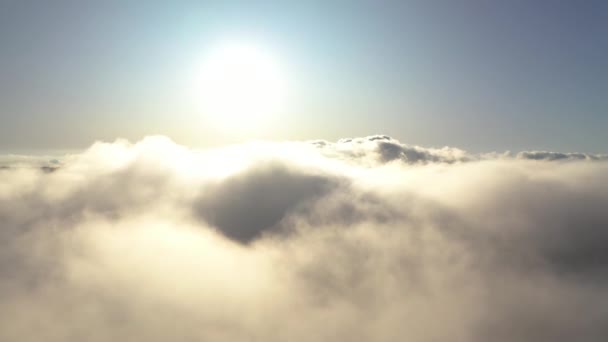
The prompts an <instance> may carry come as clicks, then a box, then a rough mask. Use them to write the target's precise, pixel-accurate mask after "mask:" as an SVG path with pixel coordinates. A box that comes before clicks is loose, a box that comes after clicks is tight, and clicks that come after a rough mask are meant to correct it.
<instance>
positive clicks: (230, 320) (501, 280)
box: [0, 136, 608, 341]
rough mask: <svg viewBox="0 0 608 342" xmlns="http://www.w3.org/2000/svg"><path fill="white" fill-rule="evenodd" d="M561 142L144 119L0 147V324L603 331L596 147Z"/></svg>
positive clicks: (93, 328) (602, 188) (90, 332)
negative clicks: (237, 130) (584, 151)
mask: <svg viewBox="0 0 608 342" xmlns="http://www.w3.org/2000/svg"><path fill="white" fill-rule="evenodd" d="M564 155H565V156H566V157H565V158H561V157H559V156H558V154H547V153H545V152H542V153H541V152H525V153H520V154H517V155H515V156H511V155H508V154H505V155H499V154H493V155H471V154H468V153H466V152H464V151H462V150H459V149H455V148H448V147H446V148H441V149H427V148H422V147H418V146H408V145H404V144H401V143H399V142H398V141H396V140H394V139H391V138H390V137H386V136H372V137H367V138H356V139H344V140H341V141H339V142H336V143H331V142H326V141H314V142H284V143H267V142H257V143H250V144H245V145H239V146H231V147H226V148H222V149H213V150H202V151H201V150H190V149H187V148H185V147H183V146H179V145H176V144H174V143H173V142H171V141H170V140H169V139H167V138H164V137H150V138H146V139H144V140H142V141H141V142H138V143H136V144H130V143H128V142H126V141H117V142H115V143H96V144H95V145H93V146H92V147H91V148H89V149H88V150H87V151H85V152H84V153H82V154H77V155H70V156H65V157H63V158H60V159H59V161H56V162H52V163H51V165H46V164H35V165H38V166H36V167H25V166H24V163H21V162H15V163H12V164H11V163H8V162H7V163H6V164H5V165H4V166H5V167H4V168H2V169H0V307H2V308H3V309H2V317H1V318H0V341H16V340H18V341H41V340H45V341H82V340H86V341H108V340H128V341H167V340H171V341H198V340H213V341H258V340H259V341H286V340H287V341H310V340H320V341H372V340H373V341H395V340H414V341H444V340H450V341H489V340H491V341H545V340H552V341H571V340H579V341H605V340H606V338H608V328H606V327H607V326H608V318H607V317H608V312H607V308H608V252H607V251H606V248H605V246H607V245H608V213H607V212H606V208H608V163H607V162H606V161H604V160H602V158H599V157H597V158H593V157H588V156H589V155H584V156H585V157H584V158H579V157H575V156H573V155H568V154H564ZM25 159H27V158H25ZM539 159H542V160H541V161H539ZM4 160H8V158H6V157H5V159H4ZM20 160H24V158H21V159H20ZM28 165H30V164H28ZM54 165H57V167H58V168H57V169H56V170H55V171H54V172H43V171H42V170H40V167H41V166H54ZM53 168H55V167H53Z"/></svg>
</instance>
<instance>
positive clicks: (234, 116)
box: [200, 43, 286, 129]
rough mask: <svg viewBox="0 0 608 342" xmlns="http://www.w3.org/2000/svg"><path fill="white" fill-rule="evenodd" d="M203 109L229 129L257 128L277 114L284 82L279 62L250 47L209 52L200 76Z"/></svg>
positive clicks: (236, 45) (226, 47)
mask: <svg viewBox="0 0 608 342" xmlns="http://www.w3.org/2000/svg"><path fill="white" fill-rule="evenodd" d="M200 81H201V82H202V89H201V91H202V94H201V96H202V99H203V110H204V112H205V114H206V115H208V116H209V117H211V118H213V120H214V121H216V122H217V123H220V124H222V125H228V126H229V127H231V128H241V129H242V128H254V127H260V125H263V124H264V123H265V122H266V121H268V120H269V119H270V118H271V117H272V116H273V115H276V114H278V113H279V112H280V110H281V109H282V107H283V104H284V101H285V95H286V94H285V80H284V77H283V72H282V70H281V66H280V64H279V62H278V61H277V60H276V59H275V58H274V56H272V54H270V53H269V52H267V51H266V50H264V49H261V48H260V47H258V46H255V45H252V44H244V43H232V44H224V45H221V46H219V47H216V48H215V49H211V50H210V51H209V53H208V54H207V55H206V56H205V58H204V60H203V66H202V70H201V73H200Z"/></svg>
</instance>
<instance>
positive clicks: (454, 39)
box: [0, 0, 608, 153]
mask: <svg viewBox="0 0 608 342" xmlns="http://www.w3.org/2000/svg"><path fill="white" fill-rule="evenodd" d="M234 39H237V40H241V41H250V42H253V43H254V44H257V45H258V46H260V47H262V48H264V49H267V50H268V51H272V53H273V54H274V55H275V56H276V57H277V58H279V59H280V60H281V62H282V63H283V64H284V65H286V66H287V67H286V75H287V76H286V77H287V79H288V81H289V87H290V88H289V93H290V97H289V101H288V105H287V108H286V113H285V114H284V115H282V116H281V117H280V118H279V119H278V120H275V122H274V123H273V126H272V127H271V128H266V129H264V130H259V131H257V132H255V131H254V132H247V133H246V134H245V133H243V134H230V133H228V132H225V131H222V130H217V129H212V128H211V127H210V126H209V125H207V118H206V117H205V114H204V113H201V109H200V108H198V107H197V106H196V105H193V104H192V103H191V101H189V100H188V99H187V98H186V96H185V95H184V94H186V93H187V92H188V91H187V88H188V86H187V83H188V82H187V80H188V76H189V74H190V73H191V71H192V70H193V68H194V66H195V65H197V64H199V63H200V59H201V56H202V55H204V53H205V51H206V49H209V47H210V46H212V45H214V44H217V43H218V42H219V43H221V42H222V41H225V40H234ZM607 109H608V2H606V1H591V0H590V1H558V0H555V1H521V0H513V1H481V0H479V1H472V0H471V1H447V0H446V1H400V2H388V1H382V2H377V1H369V2H359V1H298V2H296V1H276V2H272V1H266V2H254V1H243V2H229V1H214V2H206V1H76V0H75V1H23V0H15V1H11V0H0V150H1V151H5V152H6V151H8V152H11V151H13V152H17V151H23V150H29V151H31V150H54V149H56V150H58V149H77V148H83V147H86V146H88V145H90V143H92V142H93V141H95V140H98V139H103V140H114V139H115V138H117V137H124V138H128V139H131V140H139V139H140V138H141V137H143V136H145V135H150V134H164V135H168V136H170V137H171V138H172V139H174V140H175V141H177V142H179V143H183V144H188V145H193V146H207V145H218V144H223V143H232V142H239V141H244V140H248V139H253V138H257V139H260V138H263V139H282V140H283V139H289V140H293V139H319V138H320V139H328V140H336V139H339V138H343V137H352V136H365V135H370V134H377V133H382V134H388V135H391V136H393V137H395V138H397V139H399V140H401V141H403V142H406V143H409V144H419V145H425V146H443V145H450V146H457V147H461V148H464V149H467V150H471V151H492V150H497V151H504V150H522V149H549V150H560V151H584V152H600V153H601V152H606V151H608V134H606V133H605V132H606V128H608V112H607Z"/></svg>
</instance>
